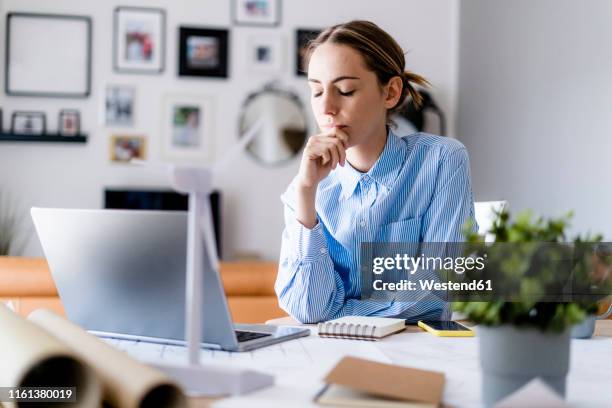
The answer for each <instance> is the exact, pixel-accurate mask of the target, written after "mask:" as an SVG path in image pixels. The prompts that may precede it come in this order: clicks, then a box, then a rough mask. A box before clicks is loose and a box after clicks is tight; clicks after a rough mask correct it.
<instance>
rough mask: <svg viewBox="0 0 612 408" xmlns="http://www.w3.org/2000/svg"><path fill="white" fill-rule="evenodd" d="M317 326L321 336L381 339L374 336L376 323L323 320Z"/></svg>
mask: <svg viewBox="0 0 612 408" xmlns="http://www.w3.org/2000/svg"><path fill="white" fill-rule="evenodd" d="M317 327H318V330H319V336H321V337H330V338H337V339H353V340H372V341H375V340H380V338H379V337H375V336H374V333H375V332H376V329H377V326H376V325H369V324H364V325H361V324H353V323H346V322H344V323H339V322H322V323H319V324H318V326H317ZM360 331H361V332H360Z"/></svg>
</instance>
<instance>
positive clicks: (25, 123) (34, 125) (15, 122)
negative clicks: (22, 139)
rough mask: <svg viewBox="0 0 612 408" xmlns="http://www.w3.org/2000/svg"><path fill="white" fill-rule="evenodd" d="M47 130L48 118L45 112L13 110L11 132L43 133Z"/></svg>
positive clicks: (21, 133)
mask: <svg viewBox="0 0 612 408" xmlns="http://www.w3.org/2000/svg"><path fill="white" fill-rule="evenodd" d="M46 131H47V120H46V116H45V113H44V112H33V111H29V112H27V111H17V112H13V115H12V116H11V133H14V134H16V135H43V134H45V132H46Z"/></svg>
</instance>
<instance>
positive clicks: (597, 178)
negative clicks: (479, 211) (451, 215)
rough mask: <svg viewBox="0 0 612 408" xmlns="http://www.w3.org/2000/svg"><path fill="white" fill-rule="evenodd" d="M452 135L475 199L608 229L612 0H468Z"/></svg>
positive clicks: (580, 227)
mask: <svg viewBox="0 0 612 408" xmlns="http://www.w3.org/2000/svg"><path fill="white" fill-rule="evenodd" d="M460 15H461V27H460V36H461V39H460V48H459V55H460V69H459V71H460V74H459V103H458V120H457V134H458V137H459V138H460V139H461V140H462V141H463V142H464V143H465V144H466V145H467V147H468V150H469V152H470V158H471V164H472V178H473V183H474V189H475V195H476V198H477V199H480V200H485V199H499V198H505V199H508V200H509V201H510V205H511V207H512V208H514V209H523V208H532V209H533V210H535V212H537V213H540V214H545V215H559V214H561V213H563V212H565V211H567V210H570V209H574V210H575V217H574V222H573V225H574V231H576V232H586V231H588V230H590V231H593V232H601V233H603V234H604V235H605V237H606V238H607V239H610V238H612V214H611V210H612V188H611V186H612V137H611V135H612V114H611V109H612V46H611V45H612V24H610V16H612V2H610V1H607V0H591V1H589V2H582V1H579V0H538V1H530V0H514V1H511V2H510V1H508V2H501V1H496V2H491V1H489V0H464V1H462V3H461V9H460Z"/></svg>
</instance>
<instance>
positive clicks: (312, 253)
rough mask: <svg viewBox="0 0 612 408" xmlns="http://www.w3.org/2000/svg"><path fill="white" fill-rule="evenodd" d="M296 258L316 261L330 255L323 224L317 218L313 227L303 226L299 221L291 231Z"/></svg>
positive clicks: (304, 260) (297, 259) (302, 261)
mask: <svg viewBox="0 0 612 408" xmlns="http://www.w3.org/2000/svg"><path fill="white" fill-rule="evenodd" d="M291 236H292V241H293V250H292V253H293V255H294V259H295V260H296V261H298V262H301V263H307V262H314V261H317V260H319V259H320V258H321V257H326V256H328V255H329V252H328V248H327V240H326V238H325V232H324V228H323V224H322V223H321V221H320V220H318V219H317V225H315V226H314V227H313V228H312V229H308V228H306V227H305V226H303V225H302V224H301V223H300V222H299V221H297V220H296V222H295V223H294V225H293V228H292V231H291Z"/></svg>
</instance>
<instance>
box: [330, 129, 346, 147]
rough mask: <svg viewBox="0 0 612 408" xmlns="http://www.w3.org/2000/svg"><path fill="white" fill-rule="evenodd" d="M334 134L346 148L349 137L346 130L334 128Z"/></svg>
mask: <svg viewBox="0 0 612 408" xmlns="http://www.w3.org/2000/svg"><path fill="white" fill-rule="evenodd" d="M334 135H335V136H336V138H338V139H340V140H341V141H342V145H343V146H344V149H348V141H349V138H348V135H347V134H346V132H344V131H343V130H342V129H335V131H334Z"/></svg>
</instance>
